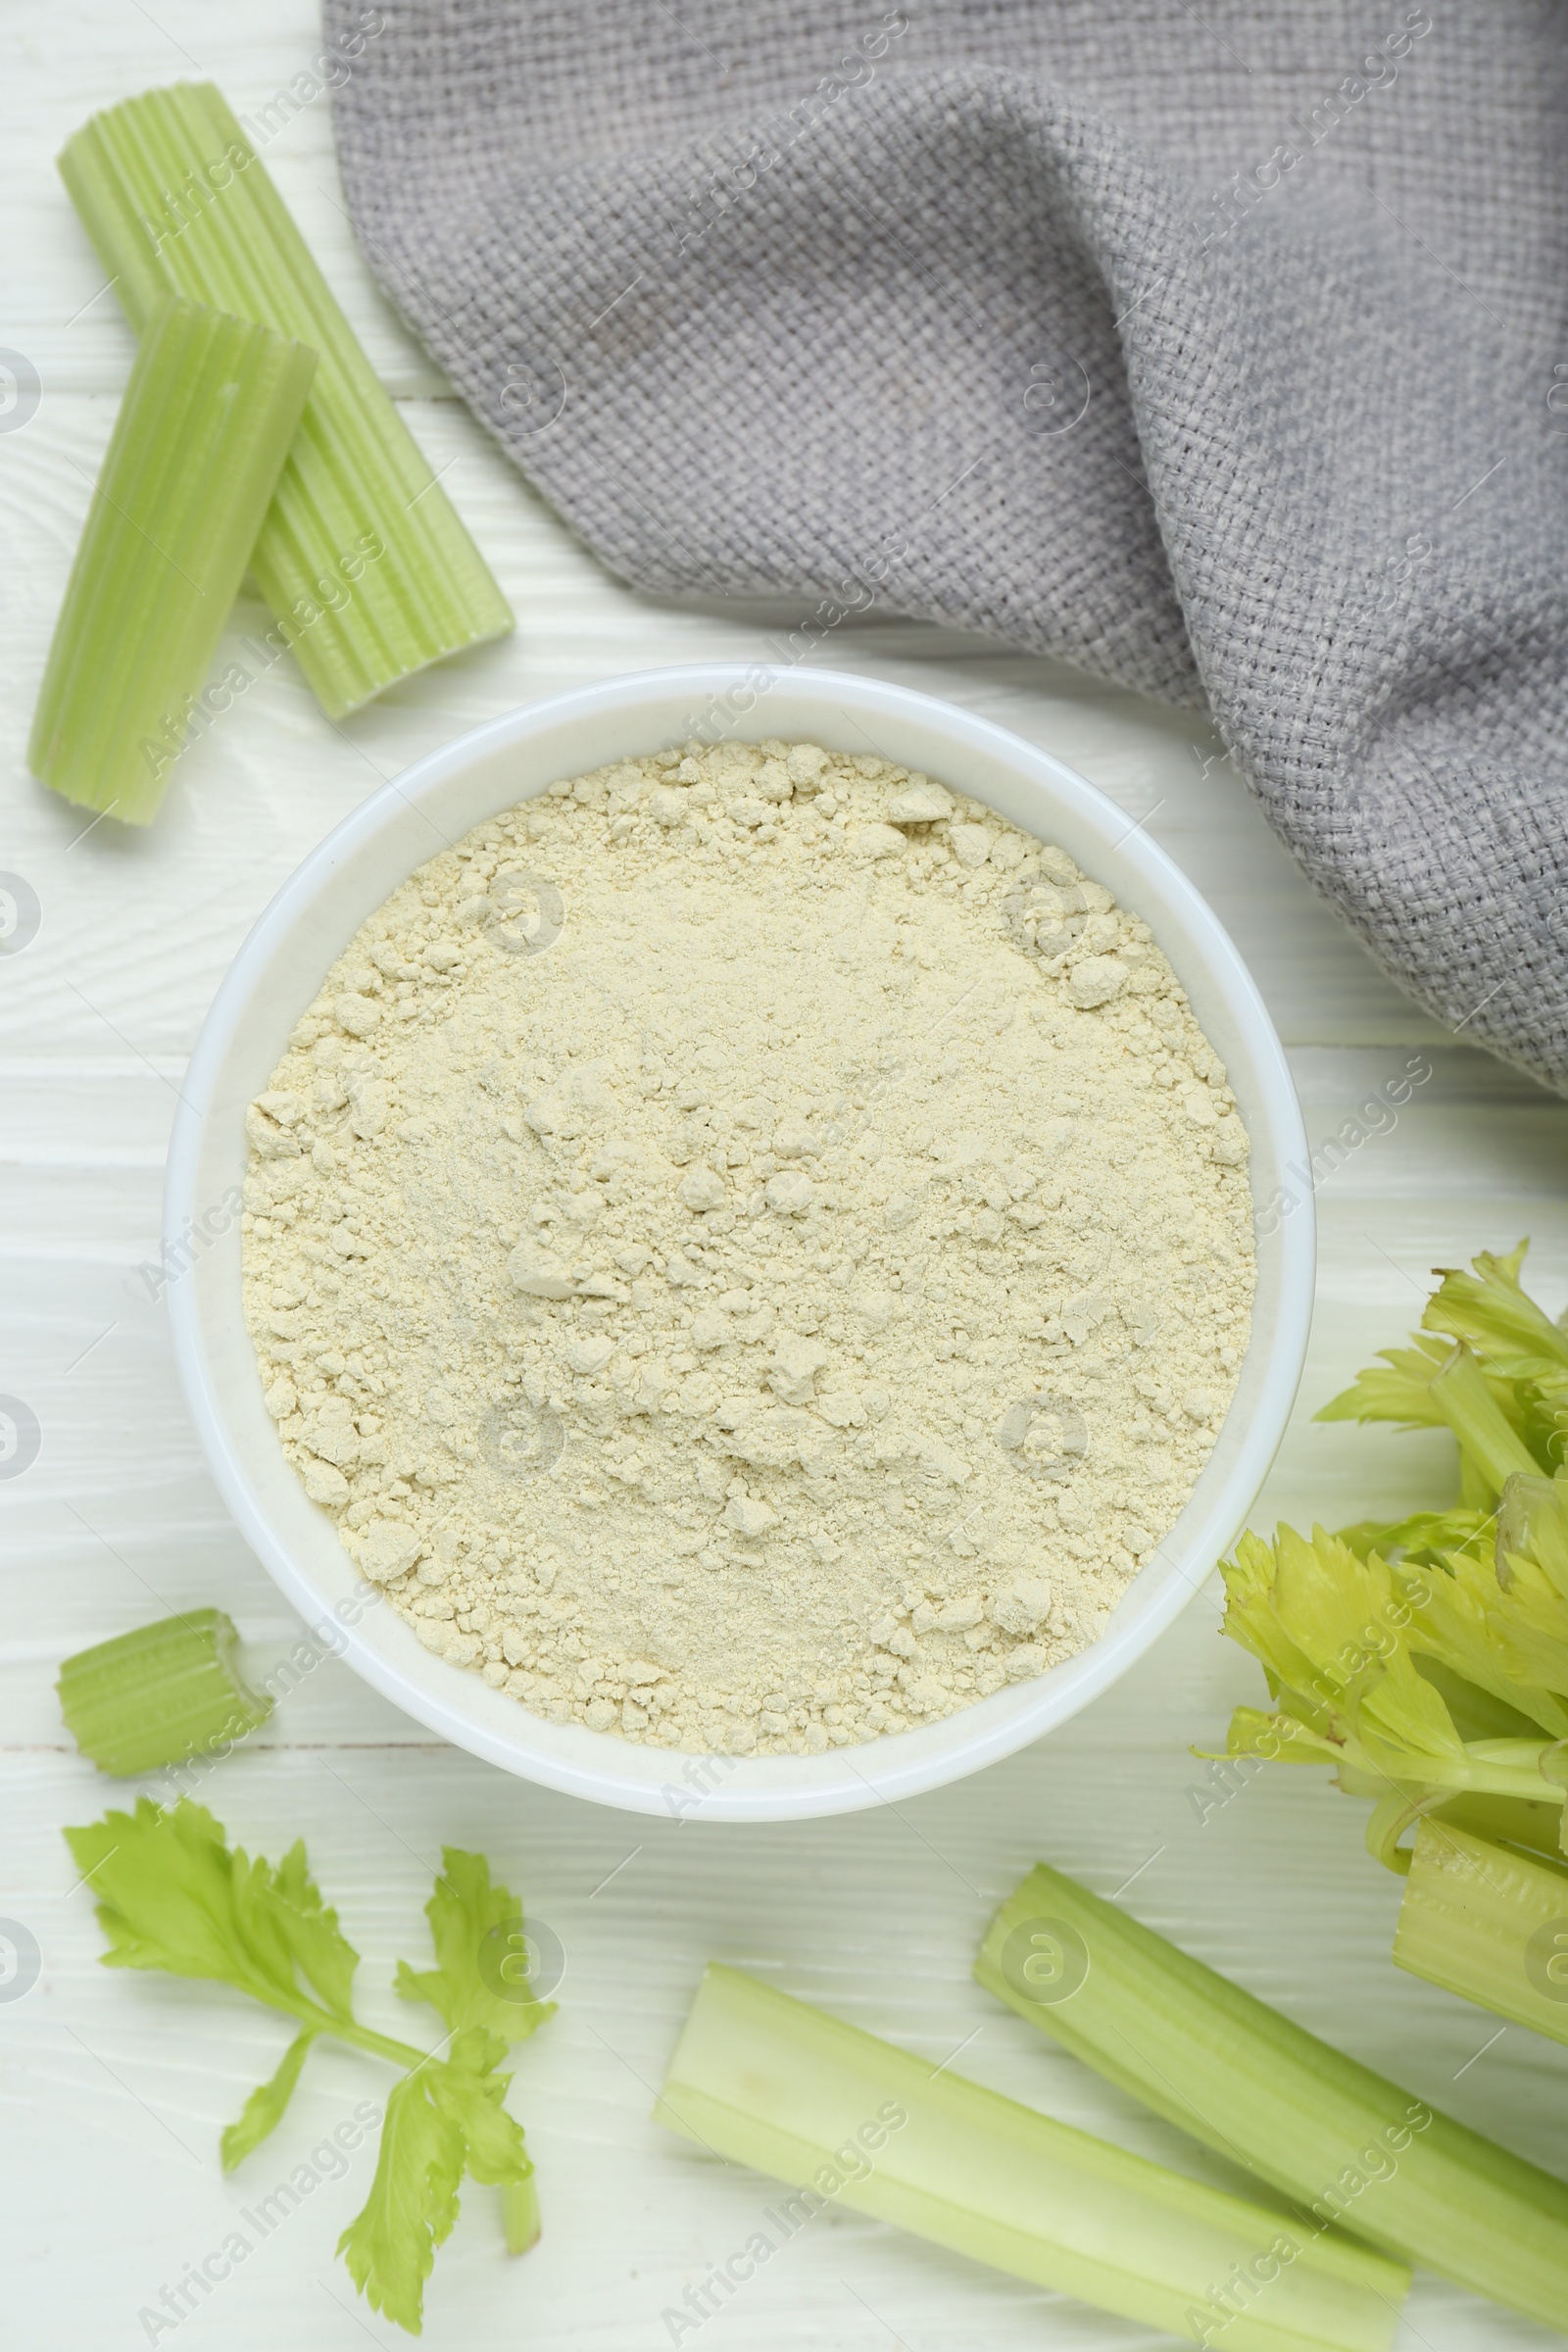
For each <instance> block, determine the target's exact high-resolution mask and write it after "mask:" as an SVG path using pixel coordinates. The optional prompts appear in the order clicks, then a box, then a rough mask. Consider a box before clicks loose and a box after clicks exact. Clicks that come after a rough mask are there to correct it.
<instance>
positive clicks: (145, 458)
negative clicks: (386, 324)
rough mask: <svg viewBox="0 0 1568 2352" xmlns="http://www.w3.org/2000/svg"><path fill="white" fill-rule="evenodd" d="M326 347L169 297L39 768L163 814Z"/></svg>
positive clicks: (148, 351)
mask: <svg viewBox="0 0 1568 2352" xmlns="http://www.w3.org/2000/svg"><path fill="white" fill-rule="evenodd" d="M315 367H316V358H315V354H314V353H312V352H310V351H307V350H305V349H304V348H303V346H302V345H300V344H298V343H291V342H288V341H287V340H286V339H285V338H284V337H283V336H281V335H277V334H274V333H273V332H272V331H271V330H270V328H269V327H266V326H258V325H255V324H254V323H252V322H251V321H250V320H249V319H235V318H231V317H230V316H229V315H228V314H227V313H226V312H224V311H214V310H207V309H204V308H202V307H201V306H200V305H199V304H196V303H192V302H182V301H178V300H176V299H174V298H173V297H172V296H169V295H164V296H161V297H160V298H159V300H158V302H157V303H156V304H155V306H154V308H153V310H152V312H151V313H150V315H149V318H148V321H147V331H146V333H145V335H144V336H143V338H142V344H141V348H140V350H139V351H138V352H137V354H136V361H135V365H134V367H133V368H131V371H130V381H129V382H128V384H127V385H126V387H125V397H124V401H123V405H122V407H121V411H120V416H119V417H118V419H117V421H116V424H115V429H114V432H113V434H112V436H111V438H110V442H109V448H108V451H107V453H106V454H105V457H104V462H103V467H102V470H101V471H100V473H99V476H98V483H97V487H96V489H95V490H94V492H93V501H92V505H91V507H90V508H89V510H88V514H87V520H86V523H85V525H84V526H83V529H82V534H81V543H80V545H79V546H78V547H77V550H76V560H75V563H74V564H73V567H72V573H71V580H70V584H69V585H68V587H67V589H66V598H65V603H64V604H63V605H62V606H61V609H60V617H59V619H58V621H57V622H56V624H55V634H54V641H53V643H52V645H51V646H50V649H49V661H48V664H47V666H46V668H45V670H44V678H43V685H42V687H41V688H40V690H39V695H38V705H37V709H36V711H34V713H33V721H32V734H31V738H30V740H29V742H28V745H27V760H28V764H29V765H30V767H31V768H32V771H33V773H34V775H36V776H38V777H40V778H41V779H42V781H43V782H44V783H45V784H48V785H50V786H52V788H53V789H54V790H55V791H56V792H58V793H63V794H64V796H65V798H66V799H67V800H68V801H76V802H79V803H80V804H81V806H82V807H83V808H86V809H103V810H104V811H106V812H108V811H111V810H112V811H113V813H114V814H115V815H116V816H117V817H119V818H121V819H122V820H123V822H124V823H126V824H137V825H144V824H147V823H149V822H150V820H151V819H152V817H153V815H154V813H155V812H156V810H157V808H158V804H159V802H160V800H161V799H162V798H163V791H164V784H165V781H166V778H167V771H168V769H169V767H170V766H171V764H172V760H173V758H174V750H173V749H172V745H177V743H178V740H179V730H180V725H181V722H182V720H183V718H184V715H185V713H186V711H188V709H189V707H190V703H191V700H192V697H193V696H194V695H195V693H196V691H197V689H198V688H199V687H200V686H201V684H202V682H203V680H204V678H205V677H206V674H207V668H208V664H209V663H210V662H211V661H212V658H213V655H214V653H215V652H216V651H217V647H218V641H219V638H220V637H221V634H222V629H223V623H224V621H225V620H226V619H227V618H228V613H229V608H230V607H231V606H232V604H233V602H234V598H235V595H236V593H237V591H238V588H239V584H240V581H241V579H242V578H243V577H244V573H245V566H246V564H247V563H248V562H249V561H250V556H251V551H252V549H253V548H254V546H255V544H256V534H257V532H258V531H259V530H260V529H261V527H262V519H263V517H264V515H266V513H267V509H268V504H269V502H270V498H271V496H272V491H273V487H274V485H275V484H276V481H277V478H278V471H279V468H280V467H281V466H282V465H283V462H284V459H285V458H286V456H287V454H288V447H289V443H290V442H291V441H292V439H293V438H294V433H295V428H296V427H297V425H298V423H299V420H300V413H301V411H302V409H303V407H304V405H305V398H306V394H307V392H308V390H309V388H310V382H311V376H312V374H313V372H314V370H315Z"/></svg>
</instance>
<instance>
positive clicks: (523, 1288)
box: [243, 741, 1253, 1755]
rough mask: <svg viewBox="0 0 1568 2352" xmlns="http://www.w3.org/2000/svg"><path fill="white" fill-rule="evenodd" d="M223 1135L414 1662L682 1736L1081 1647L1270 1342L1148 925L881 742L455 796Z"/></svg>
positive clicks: (706, 1744)
mask: <svg viewBox="0 0 1568 2352" xmlns="http://www.w3.org/2000/svg"><path fill="white" fill-rule="evenodd" d="M247 1131H248V1135H249V1139H250V1145H251V1162H250V1172H249V1176H248V1180H247V1184H246V1192H245V1215H244V1218H243V1223H244V1227H245V1296H246V1311H247V1316H248V1320H249V1326H250V1330H251V1332H252V1335H253V1337H254V1340H255V1344H256V1348H257V1352H258V1356H259V1359H260V1362H261V1367H262V1373H263V1379H264V1383H265V1386H266V1392H267V1403H268V1409H269V1411H270V1413H271V1415H272V1417H273V1419H274V1420H275V1421H276V1423H277V1425H278V1429H279V1432H280V1435H281V1439H282V1443H283V1446H284V1448H285V1450H286V1452H287V1454H288V1456H289V1458H290V1460H291V1461H292V1462H293V1463H294V1465H295V1467H296V1469H297V1470H298V1471H299V1474H300V1476H301V1478H302V1480H303V1482H304V1486H305V1491H306V1493H307V1494H308V1495H309V1496H310V1497H311V1499H312V1501H314V1502H316V1503H317V1504H319V1506H320V1507H321V1508H322V1509H323V1510H325V1511H327V1512H329V1513H330V1514H331V1515H332V1516H333V1518H334V1519H335V1520H336V1522H337V1525H338V1529H339V1532H340V1535H341V1538H342V1541H343V1543H344V1544H345V1546H346V1547H347V1549H348V1550H349V1552H350V1553H351V1554H352V1556H353V1557H354V1558H355V1560H356V1561H357V1562H358V1564H359V1565H360V1567H361V1568H362V1569H363V1571H364V1573H365V1574H366V1575H367V1576H368V1577H369V1578H371V1579H373V1580H374V1581H375V1582H376V1583H377V1584H378V1585H380V1586H382V1587H384V1589H385V1590H386V1592H387V1593H389V1595H390V1596H391V1597H392V1600H393V1603H394V1605H395V1606H396V1607H397V1609H398V1610H399V1611H400V1612H401V1614H402V1615H403V1616H404V1617H406V1618H407V1619H408V1620H409V1621H410V1623H411V1624H412V1625H413V1627H414V1629H415V1631H416V1632H417V1635H418V1637H419V1639H420V1640H421V1641H422V1642H424V1643H425V1645H426V1646H427V1647H428V1648H429V1649H430V1650H432V1651H434V1652H435V1653H436V1654H437V1655H439V1656H441V1657H443V1658H445V1659H447V1660H449V1661H450V1662H451V1663H452V1664H454V1665H456V1666H462V1667H470V1668H472V1669H474V1670H476V1671H478V1672H481V1673H482V1674H483V1675H484V1678H485V1680H486V1681H487V1682H489V1683H490V1684H492V1685H494V1686H496V1687H497V1688H505V1689H506V1690H507V1691H510V1692H512V1693H514V1694H515V1696H516V1697H517V1698H518V1699H519V1700H520V1701H521V1702H522V1703H523V1704H524V1705H525V1706H527V1707H528V1708H530V1709H532V1710H534V1711H535V1712H537V1713H539V1714H542V1715H544V1716H546V1717H547V1718H549V1719H550V1720H552V1721H554V1722H561V1723H564V1722H571V1721H575V1722H579V1723H585V1724H587V1725H588V1726H589V1727H590V1728H592V1729H593V1730H596V1731H601V1732H612V1731H613V1732H616V1733H619V1734H620V1735H622V1736H624V1737H626V1738H630V1739H634V1740H644V1741H652V1742H656V1743H659V1744H662V1745H664V1746H667V1747H676V1748H685V1749H693V1750H701V1751H707V1752H724V1753H730V1754H741V1755H744V1754H752V1753H757V1754H782V1753H796V1754H803V1753H810V1752H820V1751H821V1750H823V1749H825V1748H826V1747H828V1746H830V1745H835V1746H843V1745H848V1744H851V1743H854V1742H857V1741H860V1740H868V1739H872V1738H875V1737H877V1736H879V1735H882V1734H886V1733H889V1732H895V1731H899V1730H902V1729H905V1728H907V1727H908V1726H910V1725H913V1724H916V1723H920V1722H929V1721H932V1720H934V1719H936V1718H939V1717H941V1716H944V1715H947V1714H949V1713H951V1712H952V1711H953V1710H955V1709H956V1708H958V1707H962V1706H964V1705H966V1704H968V1703H970V1702H972V1701H974V1700H976V1699H979V1698H983V1697H985V1696H987V1695H989V1694H990V1693H992V1692H994V1691H1000V1690H1001V1689H1003V1688H1004V1686H1005V1685H1006V1684H1008V1683H1010V1682H1017V1681H1021V1680H1024V1679H1026V1678H1028V1677H1030V1676H1033V1675H1037V1674H1039V1673H1041V1672H1042V1671H1043V1670H1045V1669H1046V1668H1047V1667H1049V1666H1051V1665H1053V1664H1054V1663H1055V1662H1057V1661H1058V1660H1060V1659H1063V1658H1066V1657H1069V1656H1071V1655H1072V1654H1073V1653H1074V1652H1075V1651H1077V1650H1079V1649H1081V1648H1082V1647H1084V1646H1085V1644H1086V1643H1088V1642H1091V1641H1093V1640H1094V1639H1095V1637H1096V1635H1097V1634H1098V1633H1099V1632H1100V1630H1101V1629H1102V1628H1103V1624H1104V1622H1105V1619H1106V1616H1107V1614H1108V1612H1109V1611H1110V1609H1111V1608H1112V1607H1113V1606H1114V1604H1115V1602H1116V1600H1117V1599H1118V1597H1119V1596H1120V1594H1121V1593H1122V1592H1123V1591H1124V1589H1125V1587H1126V1585H1127V1583H1128V1581H1129V1579H1130V1578H1131V1576H1132V1575H1133V1573H1134V1570H1135V1568H1136V1566H1137V1564H1138V1562H1139V1561H1140V1560H1143V1559H1146V1558H1148V1557H1149V1556H1150V1554H1151V1553H1152V1551H1153V1549H1154V1547H1155V1546H1156V1544H1157V1543H1158V1542H1159V1539H1160V1538H1161V1536H1162V1535H1163V1534H1164V1533H1165V1532H1166V1531H1167V1530H1168V1529H1169V1527H1170V1526H1171V1524H1172V1523H1173V1521H1174V1520H1175V1518H1176V1516H1177V1514H1178V1513H1179V1511H1180V1509H1181V1507H1182V1504H1183V1503H1184V1502H1185V1500H1186V1498H1187V1495H1189V1493H1190V1492H1191V1489H1192V1486H1193V1483H1194V1481H1195V1479H1196V1478H1197V1476H1198V1473H1199V1471H1200V1470H1201V1467H1202V1464H1203V1462H1204V1460H1205V1459H1206V1457H1207V1455H1208V1452H1209V1450H1210V1448H1211V1446H1212V1444H1213V1441H1214V1435H1215V1432H1216V1430H1217V1428H1218V1425H1219V1423H1220V1421H1221V1420H1222V1418H1223V1416H1224V1413H1225V1410H1226V1407H1227V1405H1228V1403H1229V1401H1230V1398H1231V1396H1232V1394H1233V1391H1234V1388H1235V1383H1236V1375H1237V1367H1238V1365H1239V1363H1240V1361H1241V1358H1242V1356H1243V1354H1244V1353H1245V1351H1246V1348H1247V1344H1248V1333H1249V1317H1250V1302H1251V1293H1252V1278H1253V1267H1252V1239H1251V1223H1250V1205H1251V1204H1250V1192H1249V1187H1248V1180H1247V1159H1248V1146H1247V1138H1246V1135H1245V1132H1244V1130H1243V1127H1242V1122H1241V1120H1240V1118H1239V1117H1238V1115H1237V1112H1236V1107H1235V1103H1234V1100H1233V1097H1232V1095H1231V1093H1230V1090H1229V1089H1228V1087H1227V1085H1226V1083H1225V1071H1224V1069H1223V1067H1222V1065H1221V1063H1220V1062H1219V1060H1218V1058H1217V1056H1216V1055H1215V1054H1214V1053H1213V1052H1212V1050H1211V1049H1210V1047H1209V1046H1208V1044H1207V1043H1206V1041H1205V1040H1204V1038H1203V1036H1202V1035H1201V1031H1200V1029H1199V1027H1198V1024H1197V1022H1196V1021H1195V1019H1194V1016H1193V1013H1192V1010H1191V1007H1190V1006H1189V1005H1188V1003H1187V1000H1186V998H1185V996H1184V995H1183V992H1182V990H1181V988H1180V986H1179V984H1178V983H1177V981H1176V979H1175V977H1174V975H1173V974H1172V972H1171V969H1170V967H1169V965H1168V964H1167V962H1166V961H1165V958H1164V957H1163V956H1161V955H1160V953H1159V951H1158V949H1157V948H1156V947H1155V946H1154V944H1153V942H1152V938H1151V935H1150V933H1149V930H1148V928H1147V926H1146V925H1144V924H1143V923H1142V922H1140V921H1138V920H1137V919H1136V918H1134V917H1131V916H1129V915H1127V914H1125V913H1123V912H1122V911H1121V910H1120V909H1119V908H1118V907H1116V906H1115V905H1114V904H1113V902H1112V900H1111V897H1110V894H1109V893H1108V892H1107V891H1106V890H1104V889H1103V887H1101V886H1100V885H1099V884H1098V883H1096V882H1094V881H1093V880H1092V879H1089V878H1087V877H1085V876H1084V875H1082V874H1080V873H1079V871H1078V869H1077V867H1076V866H1075V865H1074V864H1073V862H1072V860H1071V859H1070V858H1067V857H1066V856H1065V855H1064V854H1063V853H1062V852H1061V851H1059V850H1056V849H1054V848H1051V847H1049V846H1047V845H1044V844H1042V843H1040V842H1038V841H1036V840H1034V839H1033V838H1032V837H1031V836H1029V835H1027V834H1025V833H1022V832H1019V831H1017V830H1016V829H1014V828H1013V827H1012V826H1010V825H1009V824H1007V823H1006V822H1005V821H1004V820H1003V819H1002V818H1000V817H999V816H997V815H996V814H995V812H994V811H992V810H991V809H987V808H985V807H984V806H983V805H981V804H980V803H978V802H975V801H973V800H968V799H965V798H964V797H963V795H962V794H961V793H960V792H959V791H957V789H956V787H955V786H953V785H951V784H944V783H941V782H938V781H937V780H936V779H934V778H931V777H928V776H924V775H917V774H911V773H908V772H907V771H906V770H904V769H902V768H899V767H896V766H894V765H892V764H891V763H889V762H887V761H884V760H880V759H877V758H874V757H863V756H851V755H847V754H839V753H829V752H825V751H823V750H822V749H820V748H819V747H817V746H815V745H811V744H800V743H797V744H785V743H782V742H776V741H775V742H768V743H762V744H759V745H748V744H722V745H719V746H718V747H717V748H716V749H715V748H711V747H705V746H703V745H701V744H697V743H691V744H688V745H686V746H684V747H681V748H678V749H673V750H668V751H663V752H659V753H656V754H654V755H652V756H651V757H649V758H646V759H638V760H625V761H622V762H619V763H617V764H616V765H614V766H613V767H610V768H606V769H603V770H601V771H599V772H597V773H595V774H593V775H588V776H580V777H574V778H571V779H568V780H565V781H563V782H560V783H557V784H555V785H553V786H551V787H550V789H549V791H548V792H547V793H546V794H544V795H542V796H541V797H539V798H538V799H535V800H530V801H527V802H525V803H523V804H521V805H520V806H519V807H517V808H516V809H513V810H511V811H509V812H508V813H507V814H506V815H504V816H502V817H499V818H496V819H493V820H491V821H489V822H487V823H485V824H482V825H480V826H478V827H477V828H476V829H475V830H474V831H473V832H472V833H470V834H469V835H468V836H467V837H466V840H464V841H462V842H461V843H459V844H458V845H457V847H456V848H455V849H453V850H451V851H448V852H444V853H443V854H442V855H440V856H439V857H436V858H432V859H431V860H430V862H429V863H428V864H426V865H424V866H422V867H421V868H420V869H419V871H418V872H417V873H416V874H414V875H413V876H412V877H411V878H410V879H409V880H408V881H407V882H406V883H404V884H403V885H402V886H401V887H400V888H399V889H398V890H396V891H394V892H393V894H392V896H391V898H390V899H388V900H387V902H386V904H385V905H384V906H383V907H381V908H380V910H379V912H378V913H376V914H375V915H373V916H372V917H371V918H370V920H369V921H368V922H367V923H366V924H365V925H364V926H363V928H362V929H361V931H360V932H359V934H358V936H357V937H356V938H355V940H354V941H353V943H352V944H351V946H350V947H349V949H348V950H347V952H346V953H345V955H344V956H342V957H341V959H340V960H339V961H338V963H336V964H335V965H334V966H333V968H332V971H331V972H330V973H329V975H328V976H327V979H326V981H325V983H324V985H323V987H322V989H321V991H320V993H319V996H318V998H317V1000H316V1002H315V1004H314V1005H312V1007H311V1009H310V1011H309V1013H308V1014H307V1015H306V1016H305V1017H304V1018H303V1019H302V1020H301V1021H300V1022H299V1024H298V1025H297V1027H296V1029H295V1031H294V1035H293V1038H292V1040H291V1043H290V1046H289V1050H288V1052H287V1054H285V1056H284V1058H283V1060H282V1062H281V1063H280V1064H279V1066H278V1068H277V1070H276V1071H275V1072H274V1073H273V1076H272V1080H271V1084H270V1087H269V1089H268V1090H267V1092H266V1093H264V1094H263V1095H261V1096H260V1097H259V1098H258V1099H257V1101H256V1102H255V1103H253V1104H252V1105H251V1108H250V1110H249V1112H248V1114H247Z"/></svg>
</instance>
